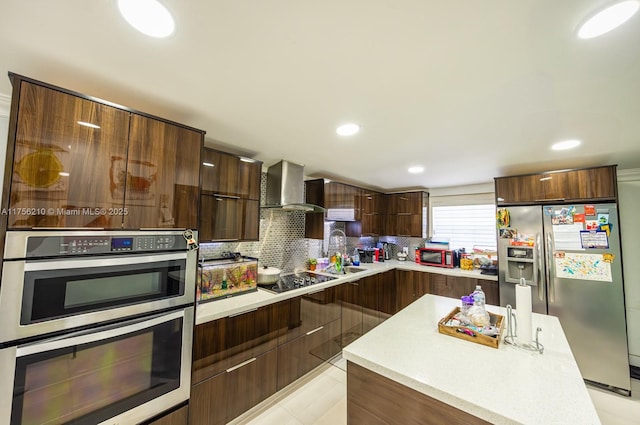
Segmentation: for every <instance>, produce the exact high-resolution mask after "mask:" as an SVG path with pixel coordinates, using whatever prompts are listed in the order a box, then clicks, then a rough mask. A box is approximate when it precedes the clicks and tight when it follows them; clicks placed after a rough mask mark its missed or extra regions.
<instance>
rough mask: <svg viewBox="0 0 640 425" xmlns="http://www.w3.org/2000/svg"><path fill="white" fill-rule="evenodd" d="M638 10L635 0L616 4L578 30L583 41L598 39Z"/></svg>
mask: <svg viewBox="0 0 640 425" xmlns="http://www.w3.org/2000/svg"><path fill="white" fill-rule="evenodd" d="M638 8H640V2H639V1H637V0H628V1H623V2H620V3H616V4H614V5H611V6H609V7H607V8H606V9H604V10H601V11H600V12H598V13H596V14H595V15H593V16H592V17H591V18H589V19H588V20H587V21H586V22H585V23H584V24H582V26H581V27H580V29H579V30H578V37H580V38H583V39H588V38H594V37H598V36H599V35H602V34H606V33H608V32H609V31H611V30H612V29H615V28H617V27H619V26H620V25H622V24H624V23H625V22H627V21H628V20H629V19H630V18H631V17H632V16H633V15H634V14H635V13H636V12H637V11H638Z"/></svg>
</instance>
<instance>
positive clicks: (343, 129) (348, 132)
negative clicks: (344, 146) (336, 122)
mask: <svg viewBox="0 0 640 425" xmlns="http://www.w3.org/2000/svg"><path fill="white" fill-rule="evenodd" d="M359 131H360V126H359V125H358V124H354V123H347V124H342V125H341V126H340V127H338V128H337V129H336V133H338V135H339V136H353V135H354V134H356V133H357V132H359Z"/></svg>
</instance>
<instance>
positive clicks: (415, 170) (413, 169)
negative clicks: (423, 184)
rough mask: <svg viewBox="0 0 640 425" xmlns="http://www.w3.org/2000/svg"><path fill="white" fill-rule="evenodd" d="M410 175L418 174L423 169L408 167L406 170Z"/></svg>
mask: <svg viewBox="0 0 640 425" xmlns="http://www.w3.org/2000/svg"><path fill="white" fill-rule="evenodd" d="M408 171H409V172H410V173H411V174H420V173H422V172H423V171H424V167H420V166H419V165H417V166H415V167H409V170H408Z"/></svg>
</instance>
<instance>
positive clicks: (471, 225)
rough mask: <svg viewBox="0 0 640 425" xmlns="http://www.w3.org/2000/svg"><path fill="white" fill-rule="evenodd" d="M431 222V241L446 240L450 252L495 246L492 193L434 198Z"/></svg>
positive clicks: (494, 209)
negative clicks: (459, 249) (452, 250)
mask: <svg viewBox="0 0 640 425" xmlns="http://www.w3.org/2000/svg"><path fill="white" fill-rule="evenodd" d="M431 219H432V227H431V228H432V237H433V239H434V240H449V247H450V248H451V249H458V248H465V249H466V250H467V252H470V251H471V250H472V249H473V247H482V248H495V246H496V206H495V203H494V201H493V193H482V194H474V195H464V196H440V197H433V198H432V199H431Z"/></svg>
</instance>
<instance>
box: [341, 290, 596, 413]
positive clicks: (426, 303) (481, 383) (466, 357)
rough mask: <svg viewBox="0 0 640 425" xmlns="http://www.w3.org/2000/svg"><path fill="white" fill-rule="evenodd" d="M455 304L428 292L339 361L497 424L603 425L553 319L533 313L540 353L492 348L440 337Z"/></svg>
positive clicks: (499, 310)
mask: <svg viewBox="0 0 640 425" xmlns="http://www.w3.org/2000/svg"><path fill="white" fill-rule="evenodd" d="M458 304H459V301H458V300H455V299H451V298H446V297H440V296H436V295H425V296H424V297H422V298H420V299H419V300H417V301H415V302H414V303H412V304H411V305H409V306H408V307H407V308H405V309H404V310H402V311H400V312H399V313H397V314H396V315H394V316H392V317H391V318H390V319H388V320H386V321H385V322H383V323H382V324H380V325H379V326H378V327H376V328H374V329H373V330H371V331H369V332H368V333H366V334H365V335H363V336H362V337H360V338H359V339H358V340H356V341H354V342H353V343H351V344H350V345H348V346H347V347H345V348H344V349H343V352H342V355H343V358H345V359H347V360H349V361H351V362H353V363H356V364H358V365H360V366H362V367H365V368H367V369H369V370H371V371H373V372H375V373H377V374H379V375H382V376H385V377H387V378H389V379H392V380H394V381H396V382H399V383H401V384H403V385H405V386H407V387H409V388H412V389H414V390H416V391H419V392H421V393H423V394H425V395H427V396H430V397H432V398H435V399H437V400H440V401H442V402H444V403H447V404H449V405H451V406H453V407H455V408H457V409H460V410H463V411H465V412H467V413H470V414H472V415H474V416H477V417H479V418H482V419H484V420H486V421H489V422H491V423H494V424H535V425H540V424H545V425H550V424H563V425H567V424H576V425H577V424H579V425H588V424H600V420H599V418H598V415H597V413H596V410H595V408H594V406H593V403H592V402H591V398H590V397H589V394H588V392H587V389H586V386H585V384H584V381H583V380H582V376H581V375H580V371H579V369H578V366H577V364H576V362H575V360H574V358H573V355H572V353H571V349H570V348H569V344H568V342H567V340H566V338H565V335H564V332H563V331H562V328H561V326H560V322H559V320H558V319H557V318H556V317H553V316H546V315H541V314H535V313H534V315H533V326H534V329H535V328H536V327H541V328H542V332H541V333H540V338H539V339H540V342H541V343H542V344H543V345H544V354H539V353H537V352H530V351H525V350H521V349H518V348H515V347H513V346H510V345H507V344H504V341H501V343H500V346H499V347H498V349H495V348H491V347H487V346H484V345H481V344H476V343H473V342H468V341H465V340H462V339H459V338H455V337H452V336H449V335H444V334H441V333H439V332H438V326H437V323H438V321H439V320H440V319H441V318H443V317H445V316H446V315H447V314H448V313H449V312H450V311H451V310H453V308H455V307H456V306H458ZM487 310H489V311H491V312H492V313H497V314H500V315H503V316H506V309H504V308H501V307H495V306H487ZM505 329H506V326H505ZM505 333H506V332H505ZM503 336H504V334H503Z"/></svg>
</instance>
